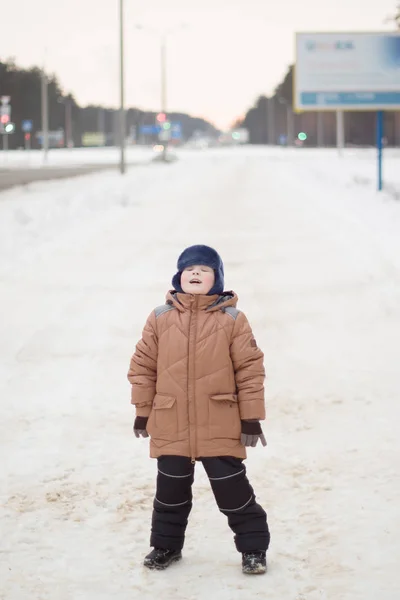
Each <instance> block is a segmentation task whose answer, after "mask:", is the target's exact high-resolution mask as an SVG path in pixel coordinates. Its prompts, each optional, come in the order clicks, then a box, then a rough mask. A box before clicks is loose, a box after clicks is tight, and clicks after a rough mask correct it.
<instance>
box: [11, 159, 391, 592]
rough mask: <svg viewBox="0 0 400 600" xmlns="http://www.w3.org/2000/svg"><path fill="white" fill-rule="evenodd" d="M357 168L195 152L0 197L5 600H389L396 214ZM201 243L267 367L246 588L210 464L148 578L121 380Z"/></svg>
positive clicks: (150, 475) (144, 513) (142, 481)
mask: <svg viewBox="0 0 400 600" xmlns="http://www.w3.org/2000/svg"><path fill="white" fill-rule="evenodd" d="M360 164H362V163H361V162H360V159H359V157H352V156H347V157H345V158H344V160H342V161H341V160H337V159H336V158H335V159H334V156H333V154H332V152H330V151H326V152H325V153H324V152H323V151H322V152H317V151H310V152H309V153H307V152H292V151H284V150H282V149H256V148H243V149H227V150H215V151H209V152H204V153H201V152H193V153H189V152H187V153H183V154H182V156H181V160H180V161H179V162H177V163H175V164H173V165H169V166H166V165H156V164H154V165H151V166H143V167H140V166H139V167H135V168H134V169H132V170H130V171H129V173H128V174H127V176H126V177H125V178H120V177H119V175H118V174H117V173H102V174H97V175H90V176H85V177H82V178H79V179H73V180H65V181H63V182H62V183H60V182H52V183H41V184H34V185H31V186H29V187H27V188H24V189H19V188H16V189H13V190H10V191H9V192H6V193H4V194H2V195H1V196H0V291H1V294H0V309H1V315H2V319H1V322H0V376H1V377H0V399H1V405H0V449H1V464H2V468H1V472H0V493H1V508H0V535H1V545H0V598H1V599H2V600H3V599H4V600H25V599H29V600H50V599H51V600H110V598H116V599H118V600H132V598H140V599H141V600H152V599H153V598H154V597H159V598H160V599H162V600H203V599H204V597H212V598H217V599H218V600H249V599H250V598H260V599H261V598H262V599H265V598H268V599H269V600H325V599H326V600H331V599H332V600H376V598H377V597H380V598H382V600H398V599H399V597H400V575H399V567H398V563H399V560H400V539H399V532H400V477H399V470H400V469H399V465H400V406H399V398H400V375H399V339H400V236H399V231H400V204H399V203H398V202H397V201H396V200H395V199H394V196H393V194H383V195H381V196H378V195H377V194H376V193H375V192H374V191H373V186H371V188H370V187H368V185H366V183H365V182H366V180H367V173H366V170H365V169H364V171H365V177H364V179H362V180H361V179H360V172H361V174H362V173H364V171H363V167H360ZM370 175H371V174H370V171H368V177H369V176H370ZM390 177H391V185H392V188H393V186H394V188H396V186H398V188H399V190H400V167H399V169H398V174H397V175H396V171H395V169H394V170H393V171H391V173H390ZM371 179H373V177H371ZM394 188H393V189H394ZM193 243H205V244H209V245H213V246H215V247H216V248H217V249H218V250H219V252H220V253H221V255H222V256H223V258H224V262H225V272H226V289H234V290H235V291H236V292H237V293H238V295H239V307H240V308H242V309H243V310H244V311H245V312H246V313H247V315H248V317H249V320H250V322H251V324H252V326H253V330H254V332H255V335H256V338H257V341H258V344H259V346H260V347H261V348H262V349H263V350H264V353H265V361H266V368H267V372H268V381H267V385H266V388H267V415H268V416H267V421H266V422H265V432H266V435H267V439H268V447H267V448H266V449H264V448H261V447H258V448H256V449H254V450H253V449H250V451H249V459H248V461H247V465H248V471H249V475H250V479H251V481H252V483H253V485H254V487H255V489H256V493H257V496H258V499H259V501H260V503H261V504H262V505H264V506H265V508H266V509H267V510H268V515H269V522H270V527H271V533H272V543H271V549H270V552H269V573H268V575H267V576H265V577H260V578H245V577H244V576H243V575H242V574H241V571H240V556H239V554H238V553H237V552H236V551H235V549H234V546H233V542H232V534H231V532H230V530H229V529H228V527H227V524H226V520H225V517H224V516H223V515H221V514H220V513H219V512H218V510H217V508H216V506H215V503H214V499H213V496H212V493H211V490H210V488H209V484H208V481H207V479H206V477H205V474H204V473H203V471H202V468H201V466H199V467H197V474H196V481H195V485H194V496H195V503H194V508H193V512H192V515H191V519H190V523H189V528H188V533H187V543H186V547H185V556H184V561H183V562H182V563H180V564H179V565H176V566H174V567H172V568H171V569H170V570H168V571H166V572H163V573H153V572H148V571H145V570H144V569H143V568H142V566H141V561H142V558H143V556H144V554H145V553H146V552H147V551H148V538H149V525H150V516H151V506H152V499H153V495H154V483H155V474H156V463H155V461H151V460H150V459H149V458H148V448H147V442H146V441H145V440H140V441H138V440H136V439H135V438H134V437H133V435H132V433H131V424H132V416H133V410H132V408H131V406H130V405H129V385H128V383H127V381H126V372H127V368H128V363H129V358H130V355H131V352H132V351H133V349H134V346H135V343H136V341H137V339H138V338H139V337H140V333H141V329H142V326H143V324H144V321H145V319H146V317H147V315H148V313H149V312H150V310H151V309H152V308H153V307H155V306H157V305H159V304H162V303H163V301H164V295H165V292H166V291H167V289H168V288H169V285H170V279H171V277H172V275H173V273H174V267H175V262H176V258H177V255H178V254H179V252H180V251H181V250H182V249H183V248H184V247H185V246H187V245H190V244H193Z"/></svg>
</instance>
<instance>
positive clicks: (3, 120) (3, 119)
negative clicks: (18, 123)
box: [0, 115, 10, 125]
mask: <svg viewBox="0 0 400 600" xmlns="http://www.w3.org/2000/svg"><path fill="white" fill-rule="evenodd" d="M0 122H1V124H2V125H7V123H9V122H10V115H1V117H0Z"/></svg>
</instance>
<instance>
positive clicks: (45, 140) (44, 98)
mask: <svg viewBox="0 0 400 600" xmlns="http://www.w3.org/2000/svg"><path fill="white" fill-rule="evenodd" d="M47 83H48V82H47V75H46V73H45V72H44V70H43V71H42V74H41V88H42V90H41V105H42V106H41V109H42V136H43V137H42V149H43V162H44V163H46V162H47V155H48V151H49V100H48V89H47Z"/></svg>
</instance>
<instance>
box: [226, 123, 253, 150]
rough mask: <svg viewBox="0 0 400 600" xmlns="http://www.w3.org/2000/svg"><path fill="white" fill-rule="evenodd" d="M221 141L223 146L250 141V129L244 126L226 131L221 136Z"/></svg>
mask: <svg viewBox="0 0 400 600" xmlns="http://www.w3.org/2000/svg"><path fill="white" fill-rule="evenodd" d="M219 143H220V144H222V145H223V146H237V145H240V144H248V143H249V131H248V129H245V128H244V127H238V128H237V129H231V130H230V131H225V132H224V133H222V134H221V135H220V136H219Z"/></svg>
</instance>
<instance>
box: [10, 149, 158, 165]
mask: <svg viewBox="0 0 400 600" xmlns="http://www.w3.org/2000/svg"><path fill="white" fill-rule="evenodd" d="M153 157H154V151H153V148H152V147H150V146H128V147H127V148H126V160H127V162H128V163H143V162H145V161H148V160H151V159H152V158H153ZM119 160H120V150H119V148H117V147H115V146H110V147H106V148H56V149H55V148H52V149H50V150H49V151H48V154H47V159H46V161H44V155H43V152H42V150H29V151H25V150H13V151H9V152H0V170H1V169H38V168H41V167H47V166H48V167H72V166H87V165H93V164H95V165H103V164H116V165H117V164H118V163H119Z"/></svg>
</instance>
